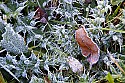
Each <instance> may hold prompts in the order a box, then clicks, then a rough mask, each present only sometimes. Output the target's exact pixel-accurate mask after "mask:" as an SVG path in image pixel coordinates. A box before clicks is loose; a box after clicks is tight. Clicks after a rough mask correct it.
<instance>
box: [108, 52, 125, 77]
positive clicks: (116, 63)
mask: <svg viewBox="0 0 125 83" xmlns="http://www.w3.org/2000/svg"><path fill="white" fill-rule="evenodd" d="M107 53H108V54H109V57H110V59H111V60H112V61H113V62H114V63H115V65H116V66H117V67H118V68H119V69H120V71H121V72H123V74H124V75H125V71H124V70H123V69H122V67H121V66H120V65H119V64H118V62H117V61H116V60H115V58H113V56H112V55H111V54H110V53H109V51H107Z"/></svg>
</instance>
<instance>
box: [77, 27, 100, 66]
mask: <svg viewBox="0 0 125 83" xmlns="http://www.w3.org/2000/svg"><path fill="white" fill-rule="evenodd" d="M75 36H76V37H75V38H76V41H77V42H78V44H79V46H80V48H81V51H82V55H83V56H85V57H88V58H87V60H88V62H89V63H90V64H91V65H93V64H95V63H97V61H98V59H99V55H100V49H99V48H98V46H97V44H96V43H94V41H93V40H92V39H91V38H90V37H89V36H88V33H87V31H86V29H85V28H84V26H81V28H79V29H78V30H76V34H75Z"/></svg>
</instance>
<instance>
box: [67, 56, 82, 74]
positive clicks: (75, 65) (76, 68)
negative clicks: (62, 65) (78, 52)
mask: <svg viewBox="0 0 125 83" xmlns="http://www.w3.org/2000/svg"><path fill="white" fill-rule="evenodd" d="M67 62H68V64H69V66H70V68H71V69H72V71H73V72H74V73H76V72H77V73H81V72H82V71H83V65H82V64H81V63H80V62H79V61H78V60H77V59H75V58H73V57H71V56H69V57H68V58H67Z"/></svg>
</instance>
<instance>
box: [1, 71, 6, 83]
mask: <svg viewBox="0 0 125 83" xmlns="http://www.w3.org/2000/svg"><path fill="white" fill-rule="evenodd" d="M0 83H6V82H5V80H4V78H3V75H2V73H1V72H0Z"/></svg>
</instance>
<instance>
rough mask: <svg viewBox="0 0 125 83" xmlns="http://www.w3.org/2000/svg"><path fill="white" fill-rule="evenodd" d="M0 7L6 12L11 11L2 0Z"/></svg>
mask: <svg viewBox="0 0 125 83" xmlns="http://www.w3.org/2000/svg"><path fill="white" fill-rule="evenodd" d="M0 9H2V10H3V11H4V12H5V13H9V12H11V10H10V9H9V8H8V7H7V6H6V5H5V4H4V3H2V2H0Z"/></svg>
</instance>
